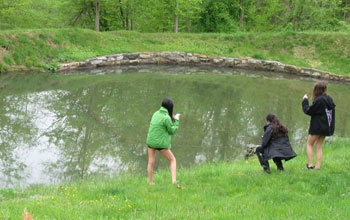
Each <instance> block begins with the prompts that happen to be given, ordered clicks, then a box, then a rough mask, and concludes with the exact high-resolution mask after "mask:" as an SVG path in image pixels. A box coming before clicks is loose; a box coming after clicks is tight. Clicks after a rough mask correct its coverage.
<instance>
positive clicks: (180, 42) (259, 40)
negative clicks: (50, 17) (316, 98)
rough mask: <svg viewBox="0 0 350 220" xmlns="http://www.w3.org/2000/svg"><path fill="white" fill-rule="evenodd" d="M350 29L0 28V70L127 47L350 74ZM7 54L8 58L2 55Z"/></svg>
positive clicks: (126, 49)
mask: <svg viewBox="0 0 350 220" xmlns="http://www.w3.org/2000/svg"><path fill="white" fill-rule="evenodd" d="M349 45H350V33H348V32H346V33H341V32H291V31H288V32H279V33H234V34H223V33H200V34H189V33H178V34H173V33H139V32H130V31H129V32H128V31H118V32H101V33H97V32H94V31H92V30H86V29H38V30H11V31H0V48H1V50H0V64H1V65H0V69H3V70H6V69H8V70H16V69H28V68H43V69H47V66H51V65H55V64H57V63H60V62H71V61H82V60H85V59H87V58H91V57H95V56H101V55H107V54H114V53H127V52H161V51H183V52H193V53H201V54H207V55H212V56H225V57H253V58H257V59H267V60H276V61H280V62H283V63H285V64H292V65H297V66H301V67H312V68H316V69H321V70H325V71H329V72H332V73H337V74H341V75H350V48H349ZM4 57H6V58H4Z"/></svg>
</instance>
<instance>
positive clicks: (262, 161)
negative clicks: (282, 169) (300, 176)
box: [256, 147, 271, 174]
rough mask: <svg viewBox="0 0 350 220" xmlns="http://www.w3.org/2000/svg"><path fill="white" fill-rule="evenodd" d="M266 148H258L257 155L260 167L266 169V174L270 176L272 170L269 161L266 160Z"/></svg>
mask: <svg viewBox="0 0 350 220" xmlns="http://www.w3.org/2000/svg"><path fill="white" fill-rule="evenodd" d="M263 152H264V148H262V147H257V148H256V155H257V156H258V159H259V162H260V165H261V166H262V167H263V168H264V172H265V173H268V174H270V173H271V170H270V166H269V162H268V161H267V160H265V159H264V154H263Z"/></svg>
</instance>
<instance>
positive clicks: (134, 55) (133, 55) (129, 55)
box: [123, 53, 140, 60]
mask: <svg viewBox="0 0 350 220" xmlns="http://www.w3.org/2000/svg"><path fill="white" fill-rule="evenodd" d="M123 55H124V57H126V58H127V59H129V60H135V59H137V58H138V57H139V56H140V54H139V53H125V54H123Z"/></svg>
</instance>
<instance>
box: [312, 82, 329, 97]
mask: <svg viewBox="0 0 350 220" xmlns="http://www.w3.org/2000/svg"><path fill="white" fill-rule="evenodd" d="M321 95H327V84H326V83H325V82H322V81H320V82H317V83H316V84H315V86H314V89H313V90H312V101H315V99H316V98H317V97H319V96H321Z"/></svg>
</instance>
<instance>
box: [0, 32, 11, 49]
mask: <svg viewBox="0 0 350 220" xmlns="http://www.w3.org/2000/svg"><path fill="white" fill-rule="evenodd" d="M8 45H9V42H8V41H7V40H5V37H4V36H2V35H0V47H3V48H6V47H8Z"/></svg>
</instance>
